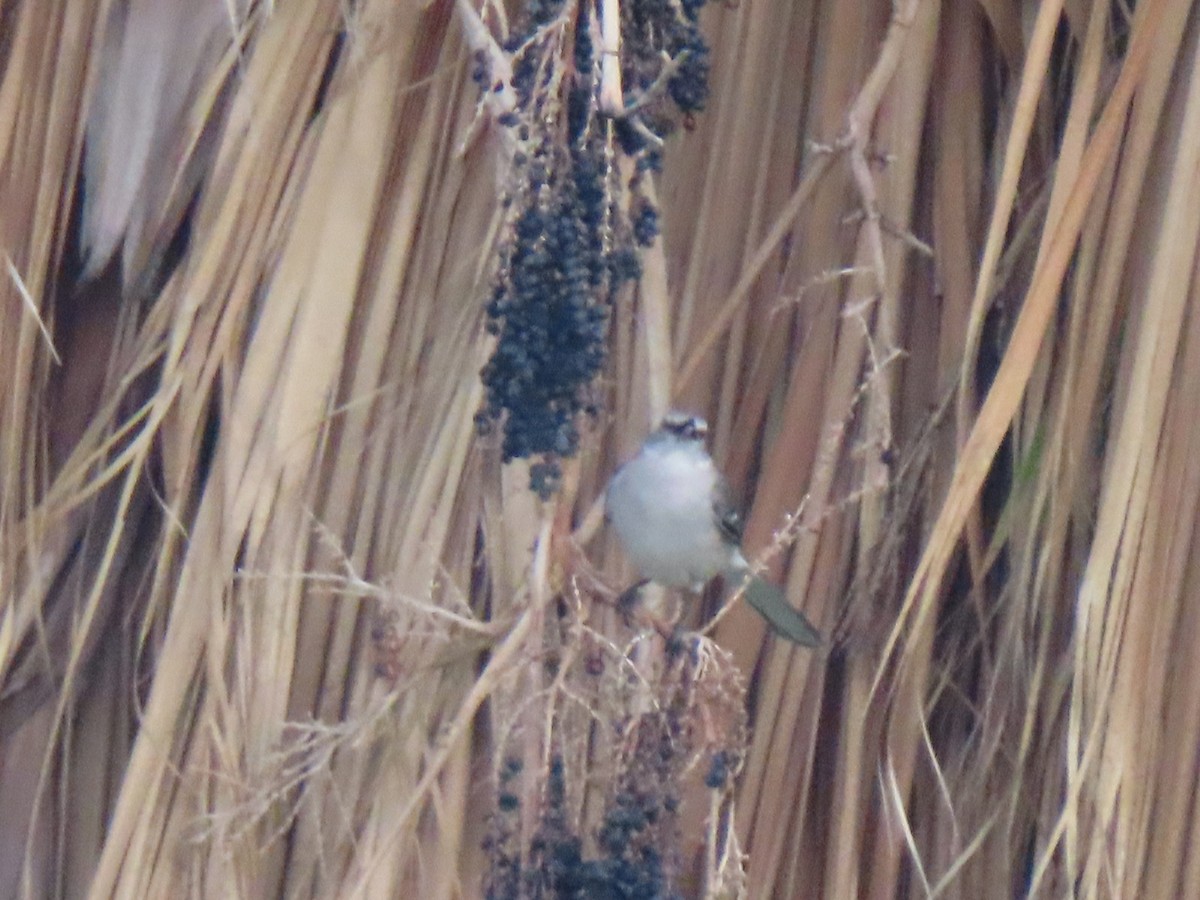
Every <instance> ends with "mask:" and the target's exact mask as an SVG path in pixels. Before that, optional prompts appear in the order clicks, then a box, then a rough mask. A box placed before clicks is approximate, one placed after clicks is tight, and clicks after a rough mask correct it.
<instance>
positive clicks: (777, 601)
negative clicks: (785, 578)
mask: <svg viewBox="0 0 1200 900" xmlns="http://www.w3.org/2000/svg"><path fill="white" fill-rule="evenodd" d="M743 577H744V573H743ZM735 583H736V581H735ZM745 595H746V602H747V603H749V604H750V605H751V606H752V607H754V609H755V610H756V611H757V612H758V614H759V615H760V616H762V617H763V618H764V619H766V620H767V624H768V625H770V626H771V629H772V630H773V631H774V632H775V633H776V634H778V635H779V636H780V637H783V638H786V639H787V640H789V641H792V642H793V643H796V644H799V645H800V646H801V647H819V646H821V644H822V643H823V641H822V639H821V632H819V631H817V629H816V628H815V627H814V626H813V624H812V622H810V621H808V619H807V618H806V617H805V616H804V613H802V612H800V610H798V609H796V607H794V606H792V604H790V603H788V599H787V597H786V596H785V595H784V593H783V589H782V588H780V587H778V586H776V585H774V584H771V583H770V582H769V581H765V580H763V579H762V578H757V577H755V578H751V579H750V582H749V583H748V584H747V585H746V587H745Z"/></svg>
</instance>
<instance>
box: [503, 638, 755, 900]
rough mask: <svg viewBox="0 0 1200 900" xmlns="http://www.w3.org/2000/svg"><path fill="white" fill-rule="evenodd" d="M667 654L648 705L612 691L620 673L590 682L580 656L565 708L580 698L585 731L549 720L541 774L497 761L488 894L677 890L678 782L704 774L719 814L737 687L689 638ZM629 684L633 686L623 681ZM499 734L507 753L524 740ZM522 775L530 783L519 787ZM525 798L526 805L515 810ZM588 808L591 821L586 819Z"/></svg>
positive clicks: (668, 897) (522, 899)
mask: <svg viewBox="0 0 1200 900" xmlns="http://www.w3.org/2000/svg"><path fill="white" fill-rule="evenodd" d="M668 654H669V655H668V657H667V663H668V666H667V669H666V670H665V671H664V673H663V675H662V677H661V680H660V681H658V682H657V683H656V690H655V692H654V700H653V702H650V701H649V698H648V697H647V696H646V695H644V694H640V692H638V691H634V692H626V691H625V690H624V689H623V688H622V687H620V686H619V683H620V682H622V681H624V680H625V679H624V677H623V676H621V675H616V674H614V675H613V676H612V677H610V678H607V679H606V678H599V677H596V676H595V675H593V674H592V672H591V671H590V670H589V668H588V667H587V666H585V665H584V664H583V663H579V667H580V668H579V669H577V670H573V671H570V672H568V673H567V680H568V682H569V683H571V695H572V697H573V698H574V699H573V700H572V703H577V702H579V701H582V702H583V703H585V704H586V706H587V709H588V710H589V711H590V712H591V713H592V716H593V719H592V722H591V723H590V725H589V731H588V732H585V733H578V732H577V733H574V734H572V733H570V732H569V731H568V730H567V729H569V728H570V725H569V724H568V723H570V722H571V721H572V717H571V716H563V717H558V716H556V717H554V718H553V722H554V729H553V732H552V733H551V734H550V745H549V746H550V748H551V752H550V753H549V754H548V757H549V758H548V761H547V763H548V764H547V765H545V767H544V769H543V768H541V767H540V765H537V766H534V767H533V768H534V769H535V771H529V768H528V767H527V766H526V765H524V764H523V763H522V762H521V761H520V760H519V759H518V758H516V757H515V756H508V757H506V758H505V759H504V761H503V762H502V763H501V764H500V766H499V769H498V771H497V773H496V787H497V797H496V808H495V812H494V814H493V815H492V817H491V820H490V822H489V826H488V833H487V837H486V839H485V840H484V843H483V849H484V851H485V853H486V854H487V857H488V860H489V867H488V873H487V876H486V878H485V882H484V896H485V897H487V898H488V900H585V898H630V900H635V898H636V900H676V898H681V897H682V894H681V893H680V888H679V885H680V881H681V874H682V869H683V862H684V858H685V851H684V849H683V840H682V831H681V825H680V807H681V798H682V796H684V794H685V792H686V787H685V783H689V782H688V779H691V781H690V785H691V787H692V788H693V789H694V788H695V786H696V785H695V781H696V779H697V777H702V783H703V785H704V787H705V788H707V789H708V790H709V791H711V792H713V794H712V795H711V796H712V797H713V799H714V800H715V801H717V805H718V806H720V807H721V808H723V809H726V810H728V807H726V806H724V803H723V800H722V798H727V797H728V796H729V795H730V792H731V791H732V786H733V780H734V779H735V778H736V776H737V773H738V772H739V771H740V770H741V766H742V761H743V759H744V753H745V746H746V739H747V721H746V711H745V699H746V694H745V683H744V681H743V679H742V678H741V675H740V672H738V670H737V669H736V667H735V666H734V665H733V664H732V660H731V658H730V657H728V656H727V655H725V654H720V655H713V654H712V653H711V652H709V653H703V652H701V650H700V644H699V643H698V642H697V641H694V640H693V641H686V640H680V641H678V642H674V643H673V645H672V646H670V647H668ZM614 662H615V660H614ZM626 674H629V673H626ZM614 682H616V683H617V684H618V689H617V690H616V691H615V692H613V685H614ZM630 683H631V684H638V685H641V684H643V683H642V682H640V681H637V680H636V679H632V677H631V679H630ZM635 709H636V712H635ZM543 725H544V722H543V720H541V719H540V718H538V719H536V720H535V721H531V722H530V723H529V726H530V727H532V728H535V729H536V730H537V731H538V733H541V732H542V728H543ZM576 727H578V725H576ZM593 728H594V729H595V730H594V731H591V729H593ZM502 731H503V732H504V733H506V734H508V735H509V737H510V739H511V740H512V741H513V744H512V746H513V747H514V748H515V747H517V746H527V745H528V736H527V735H526V736H525V737H521V736H520V735H519V732H518V731H515V730H510V729H507V728H505V729H502ZM601 735H604V737H602V736H601ZM597 740H598V741H600V742H601V744H606V745H607V746H608V747H610V748H611V749H610V752H606V753H603V754H601V756H600V758H599V759H592V760H591V761H590V762H588V761H586V754H585V755H582V756H581V755H580V754H579V753H578V752H577V748H578V746H579V745H580V744H585V745H586V744H588V743H591V742H593V741H597ZM573 747H574V748H576V749H571V748H573ZM568 759H569V760H571V762H570V763H568V762H567V760H568ZM589 766H590V768H589ZM524 777H528V778H529V779H530V780H531V781H532V783H533V784H535V785H538V786H539V788H540V789H538V790H529V788H530V786H531V785H530V783H528V782H526V783H524V784H523V783H522V781H521V779H522V778H524ZM587 782H590V784H591V790H592V791H593V796H592V798H591V801H589V803H586V804H585V803H583V802H582V801H583V798H582V797H580V796H578V795H579V793H580V787H581V785H583V784H584V783H587ZM572 797H574V800H572V799H571V798H572ZM522 798H525V799H524V800H523V799H522ZM525 802H531V803H532V804H534V806H533V808H531V809H523V803H525ZM592 803H595V804H597V805H596V806H595V808H594V809H593V812H594V813H595V816H594V818H593V816H591V815H587V814H585V808H587V807H588V806H589V805H590V804H592ZM523 829H525V830H527V831H528V836H527V837H525V836H524V835H525V832H524V831H523ZM718 849H720V848H718Z"/></svg>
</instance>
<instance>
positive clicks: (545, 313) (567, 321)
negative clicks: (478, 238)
mask: <svg viewBox="0 0 1200 900" xmlns="http://www.w3.org/2000/svg"><path fill="white" fill-rule="evenodd" d="M605 2H610V0H605ZM702 2H703V0H623V2H621V6H620V21H621V51H620V67H621V73H622V85H623V91H624V106H625V111H624V112H623V113H621V114H620V115H602V114H600V112H599V111H598V102H597V98H598V96H599V91H600V82H601V58H602V50H601V47H600V26H599V21H600V10H599V9H598V7H597V5H596V2H595V0H528V2H527V3H526V5H525V8H524V11H523V19H522V22H523V24H522V26H521V27H520V28H518V29H516V30H514V32H513V33H512V34H511V35H510V36H509V37H508V39H507V40H506V41H505V42H504V44H503V49H504V51H505V53H506V54H507V55H508V57H509V58H510V60H511V64H512V71H513V76H512V88H513V92H514V94H515V96H516V98H517V103H516V108H515V109H514V110H513V111H511V112H507V113H505V114H504V115H503V116H501V117H500V125H501V126H503V127H505V128H507V129H510V131H511V133H512V136H514V137H515V139H516V140H515V143H516V146H517V147H518V150H517V152H516V153H515V155H514V158H513V169H512V174H511V184H510V189H509V195H508V196H507V197H506V198H505V202H506V204H507V205H508V209H509V217H508V221H507V223H506V227H505V232H504V238H503V240H502V243H501V251H500V266H499V268H498V272H497V275H496V279H495V283H494V286H493V289H492V292H491V296H490V298H489V300H488V303H487V316H488V329H489V331H490V332H491V333H492V334H494V335H495V336H496V338H497V340H496V347H495V351H494V352H493V354H492V357H491V359H490V360H489V362H488V363H487V365H486V366H485V367H484V370H483V373H482V374H483V382H484V387H485V388H486V400H485V405H484V408H483V409H482V410H481V411H480V412H479V414H478V416H477V424H478V426H479V429H480V431H481V432H483V433H488V432H491V431H493V430H495V429H497V428H498V429H499V431H500V433H501V436H502V452H503V457H504V461H505V462H511V461H513V460H516V459H530V460H533V464H532V466H531V469H530V471H531V485H530V487H531V488H532V489H533V490H534V491H536V492H537V493H538V494H539V495H540V496H542V497H543V498H547V497H549V496H550V495H551V494H552V493H553V492H554V490H555V489H556V488H557V486H558V483H559V478H560V476H561V469H560V461H561V460H562V459H563V458H565V457H569V456H572V455H574V453H575V452H576V451H577V449H578V447H579V434H580V433H579V424H580V418H581V416H583V415H588V416H594V415H596V413H597V412H598V411H599V391H598V390H597V387H596V379H597V377H598V376H599V374H600V372H601V370H602V369H603V367H604V363H605V359H606V347H607V336H608V325H609V314H610V310H611V308H612V304H613V301H614V298H615V297H616V295H617V293H618V291H619V290H620V289H621V287H622V286H623V285H626V284H628V283H630V282H635V281H637V279H638V278H639V277H640V276H641V261H640V253H641V250H642V248H644V247H647V246H649V245H650V244H652V243H653V242H654V240H655V238H656V237H657V235H658V231H659V221H658V210H657V209H655V207H654V205H653V204H652V203H651V202H650V201H649V200H648V199H647V198H646V196H645V194H644V192H643V190H642V186H643V184H644V179H645V178H646V177H647V173H648V172H651V171H657V170H659V168H660V167H661V161H662V152H661V151H662V143H663V140H664V138H665V137H666V136H667V135H668V134H669V133H670V132H671V131H672V130H673V129H674V127H675V125H676V123H677V122H678V121H679V120H680V119H683V120H684V121H688V120H689V119H690V117H691V116H692V115H693V114H694V113H696V112H698V111H699V110H700V109H702V108H703V106H704V101H705V98H706V96H707V90H708V88H707V78H708V48H707V46H706V44H705V42H704V39H703V36H702V35H701V32H700V29H699V27H698V25H697V16H698V13H699V9H700V6H701V4H702ZM474 74H475V78H476V80H477V81H478V83H479V84H480V87H481V89H483V90H485V91H491V90H495V89H496V88H497V84H496V83H495V81H494V80H493V77H492V73H491V71H490V69H489V66H488V63H487V59H486V57H484V56H480V57H478V58H477V59H476V66H475V73H474ZM622 157H624V158H626V159H628V160H630V161H631V163H632V164H631V165H628V166H625V167H622V166H621V165H620V164H619V161H620V159H621V158H622ZM623 170H624V171H625V172H627V173H629V174H627V175H622V171H623Z"/></svg>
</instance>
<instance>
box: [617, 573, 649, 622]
mask: <svg viewBox="0 0 1200 900" xmlns="http://www.w3.org/2000/svg"><path fill="white" fill-rule="evenodd" d="M649 583H650V579H649V578H643V579H642V580H641V581H638V582H635V583H634V584H632V585H630V586H629V587H627V588H626V589H625V590H623V591H621V593H619V594H618V595H617V609H619V610H620V611H621V615H623V616H624V617H625V623H626V624H629V622H630V620H631V619H632V618H633V611H634V609H636V608H637V605H638V602H639V601H640V600H641V591H642V588H644V587H645V586H646V585H648V584H649Z"/></svg>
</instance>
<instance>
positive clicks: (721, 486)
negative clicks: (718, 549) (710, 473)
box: [713, 478, 742, 547]
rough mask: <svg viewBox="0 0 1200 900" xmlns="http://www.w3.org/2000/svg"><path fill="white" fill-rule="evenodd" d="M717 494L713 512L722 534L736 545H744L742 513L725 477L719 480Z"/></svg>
mask: <svg viewBox="0 0 1200 900" xmlns="http://www.w3.org/2000/svg"><path fill="white" fill-rule="evenodd" d="M715 493H716V496H715V497H713V514H714V516H715V517H716V520H717V527H718V528H720V529H721V536H722V537H724V538H725V540H726V541H728V542H729V543H731V544H733V545H734V546H735V547H740V546H741V545H742V514H741V513H740V512H738V508H737V504H735V503H734V502H733V492H732V491H730V490H729V482H727V481H726V480H725V479H724V478H719V479H718V480H717V489H716V492H715Z"/></svg>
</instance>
